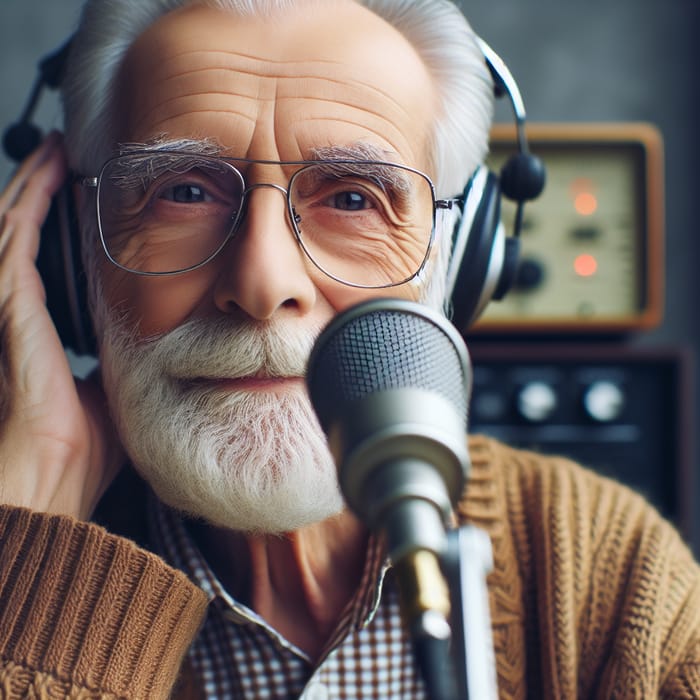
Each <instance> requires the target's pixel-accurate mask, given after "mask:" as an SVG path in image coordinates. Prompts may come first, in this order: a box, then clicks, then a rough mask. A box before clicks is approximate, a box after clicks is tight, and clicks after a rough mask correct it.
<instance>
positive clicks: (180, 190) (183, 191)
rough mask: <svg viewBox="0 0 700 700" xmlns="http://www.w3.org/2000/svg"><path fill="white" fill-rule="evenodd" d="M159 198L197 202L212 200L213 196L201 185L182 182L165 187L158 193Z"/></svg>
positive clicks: (187, 202) (179, 202) (180, 202)
mask: <svg viewBox="0 0 700 700" xmlns="http://www.w3.org/2000/svg"><path fill="white" fill-rule="evenodd" d="M158 197H159V199H166V200H167V201H169V202H177V203H178V204H196V203H200V202H211V201H213V199H212V197H211V196H210V195H208V194H207V192H206V190H205V189H204V188H203V187H200V186H199V185H193V184H182V185H172V186H170V187H165V188H164V189H162V190H161V191H160V193H159V194H158Z"/></svg>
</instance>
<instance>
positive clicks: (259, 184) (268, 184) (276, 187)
mask: <svg viewBox="0 0 700 700" xmlns="http://www.w3.org/2000/svg"><path fill="white" fill-rule="evenodd" d="M263 187H270V188H271V189H273V190H279V191H280V192H281V193H282V194H283V195H284V196H285V198H286V197H287V195H288V194H289V190H288V189H287V188H286V187H282V185H278V184H276V183H274V182H254V183H253V184H252V185H248V186H247V187H246V188H245V189H244V190H243V192H242V193H241V197H242V198H246V197H247V196H248V195H249V194H250V193H251V192H252V191H253V190H258V189H262V188H263Z"/></svg>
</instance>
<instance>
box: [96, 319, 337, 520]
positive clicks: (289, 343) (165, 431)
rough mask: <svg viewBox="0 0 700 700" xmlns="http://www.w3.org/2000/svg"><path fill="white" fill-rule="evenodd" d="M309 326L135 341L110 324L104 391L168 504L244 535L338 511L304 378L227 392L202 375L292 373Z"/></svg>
mask: <svg viewBox="0 0 700 700" xmlns="http://www.w3.org/2000/svg"><path fill="white" fill-rule="evenodd" d="M317 332H318V331H317V329H312V330H309V329H306V330H304V329H299V327H298V326H297V325H296V324H295V326H289V327H287V326H284V327H283V326H282V325H280V324H274V323H272V324H270V323H267V324H264V325H263V324H260V323H252V322H238V321H233V320H231V319H228V318H225V319H221V320H218V321H193V322H190V323H187V324H184V325H182V326H180V327H179V328H177V329H175V330H174V331H171V332H170V333H168V334H166V335H163V336H162V337H159V338H157V339H155V340H148V341H139V342H135V341H134V340H133V337H132V334H130V333H129V332H128V331H127V330H125V324H123V323H121V322H119V321H116V320H113V319H112V320H108V321H107V322H106V323H105V328H104V342H103V344H102V354H101V359H102V368H103V370H102V371H103V380H104V384H105V391H106V393H107V397H108V401H109V404H110V408H111V411H112V414H113V416H114V419H115V421H116V423H117V427H118V430H119V433H120V436H121V439H122V441H123V443H124V446H125V448H126V450H127V452H128V454H129V456H130V458H131V459H132V460H133V462H134V466H135V467H136V469H137V470H138V471H139V472H140V473H141V474H142V475H143V477H144V478H145V479H146V480H147V481H148V482H149V483H150V484H151V486H152V487H153V489H154V491H155V492H156V494H157V495H158V497H159V498H160V499H161V500H162V501H164V502H165V503H167V504H168V505H170V506H172V507H174V508H176V509H178V510H181V511H184V512H185V513H188V514H190V515H193V516H196V517H201V518H204V519H205V520H207V521H208V522H210V523H212V524H214V525H218V526H222V527H226V528H230V529H234V530H239V531H244V532H254V533H281V532H288V531H292V530H296V529H298V528H300V527H303V526H305V525H309V524H311V523H314V522H318V521H320V520H324V519H325V518H328V517H330V516H332V515H335V514H337V513H339V512H340V511H341V510H342V509H343V499H342V496H341V494H340V490H339V487H338V480H337V473H336V467H335V464H334V460H333V457H332V455H331V454H330V452H329V450H328V447H327V443H326V438H325V436H324V434H323V431H322V430H321V428H320V426H319V424H318V421H317V418H316V415H315V413H314V411H313V408H312V406H311V403H310V400H309V398H308V395H307V393H306V388H305V386H304V385H303V383H302V382H287V384H288V385H290V386H286V387H285V389H284V390H283V391H274V392H273V391H270V392H268V391H250V392H242V391H240V392H231V391H226V390H223V389H219V390H217V389H216V388H212V384H210V383H208V382H206V383H205V382H198V381H197V380H201V379H206V378H210V379H213V378H218V379H221V378H236V377H249V376H252V375H255V374H256V373H264V374H265V375H267V376H280V377H301V376H303V375H304V373H305V367H306V362H307V359H308V355H309V352H310V350H311V347H312V345H313V342H314V340H315V337H316V335H317Z"/></svg>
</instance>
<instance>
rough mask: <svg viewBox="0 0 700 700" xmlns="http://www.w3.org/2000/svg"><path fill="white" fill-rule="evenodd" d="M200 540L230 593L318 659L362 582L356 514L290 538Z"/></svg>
mask: <svg viewBox="0 0 700 700" xmlns="http://www.w3.org/2000/svg"><path fill="white" fill-rule="evenodd" d="M194 534H195V537H196V539H197V541H198V543H199V546H200V548H201V549H202V552H203V553H204V555H205V557H206V558H207V561H208V562H209V565H210V566H211V567H212V569H213V570H214V572H215V573H216V575H217V576H218V577H219V579H220V581H221V582H222V584H223V585H224V586H225V587H226V589H227V590H228V591H229V593H230V594H231V595H232V596H234V597H235V598H236V599H237V600H240V601H241V602H242V603H245V604H246V605H248V606H249V607H250V608H252V609H253V610H255V612H257V613H258V614H259V615H260V616H261V617H262V618H264V619H265V620H266V621H267V622H268V624H270V626H271V627H273V628H274V629H276V630H277V631H278V632H280V633H281V634H282V635H283V636H284V637H285V638H286V639H288V640H289V641H290V642H292V643H294V644H295V645H296V646H298V647H299V648H300V649H302V650H303V651H304V652H306V653H307V654H308V655H309V656H310V657H311V658H312V659H316V658H317V657H318V655H319V654H320V653H321V651H322V649H323V646H324V644H325V643H326V641H327V640H328V638H329V636H330V635H331V633H332V632H333V630H334V629H335V626H336V625H337V623H338V621H339V619H340V616H341V614H342V612H343V610H344V608H345V606H346V605H347V604H348V602H349V601H350V599H351V598H352V596H353V594H354V593H355V591H356V590H357V586H358V584H359V582H360V578H361V576H362V571H363V567H364V563H365V556H366V551H367V547H366V545H367V533H366V531H365V529H364V528H363V526H362V525H361V524H360V523H359V522H358V521H357V520H356V519H355V518H354V517H353V516H352V514H350V513H349V512H347V511H345V512H343V513H342V514H341V515H338V516H335V517H333V518H329V519H328V520H324V521H323V522H320V523H316V524H314V525H310V526H308V527H305V528H302V529H300V530H297V531H295V532H292V533H286V534H284V535H243V534H241V533H237V532H232V531H230V530H222V529H216V528H212V527H208V526H197V527H196V529H195V530H194Z"/></svg>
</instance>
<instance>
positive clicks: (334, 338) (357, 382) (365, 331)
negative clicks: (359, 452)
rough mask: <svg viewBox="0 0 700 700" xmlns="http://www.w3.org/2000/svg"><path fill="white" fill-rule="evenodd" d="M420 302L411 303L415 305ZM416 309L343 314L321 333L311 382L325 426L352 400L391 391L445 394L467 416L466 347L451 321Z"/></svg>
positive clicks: (317, 410) (309, 379) (318, 410)
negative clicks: (452, 326) (458, 343)
mask: <svg viewBox="0 0 700 700" xmlns="http://www.w3.org/2000/svg"><path fill="white" fill-rule="evenodd" d="M414 307H417V305H414V304H410V308H411V309H414ZM439 320H440V321H441V322H442V323H444V326H445V327H441V326H440V325H439V324H438V323H437V322H436V319H434V318H429V317H428V316H424V315H422V314H419V313H416V312H415V311H413V310H412V311H410V312H407V311H403V310H396V309H381V308H380V309H376V310H373V311H369V312H367V313H363V314H351V315H350V317H349V318H348V320H347V321H343V318H342V316H341V317H339V319H336V322H334V323H332V324H331V327H330V329H329V330H328V331H326V332H324V333H322V334H321V336H320V338H319V340H318V341H317V344H316V347H315V348H314V351H313V353H312V362H311V363H310V365H309V371H308V376H307V381H308V385H309V393H310V396H311V401H312V403H313V405H314V408H315V410H316V413H317V414H318V415H319V417H320V420H321V422H322V424H323V427H324V429H325V428H326V427H327V426H328V424H329V423H331V422H332V421H333V419H334V418H335V417H336V416H337V414H338V412H339V409H341V408H342V407H344V406H346V405H347V403H349V402H351V401H355V400H357V399H361V398H363V397H364V396H367V395H368V394H372V393H374V392H377V391H385V390H390V389H402V388H413V389H425V390H427V391H430V392H435V393H438V394H440V395H442V396H443V397H444V398H446V399H447V400H448V401H450V402H451V403H452V405H453V406H454V408H455V410H456V411H457V412H458V415H461V416H464V422H465V429H466V421H467V401H468V374H467V373H468V367H467V366H466V362H467V360H466V357H467V355H466V348H464V346H463V344H462V348H461V354H460V349H459V348H458V347H457V345H456V342H460V343H461V338H459V337H458V336H457V338H455V335H456V331H454V329H452V331H454V332H451V331H450V332H448V331H447V324H448V323H449V322H448V321H447V320H442V319H439Z"/></svg>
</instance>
